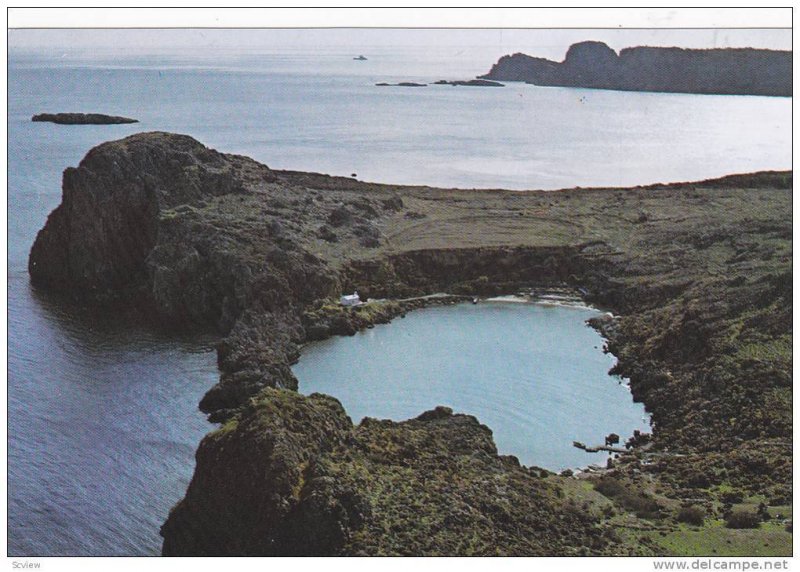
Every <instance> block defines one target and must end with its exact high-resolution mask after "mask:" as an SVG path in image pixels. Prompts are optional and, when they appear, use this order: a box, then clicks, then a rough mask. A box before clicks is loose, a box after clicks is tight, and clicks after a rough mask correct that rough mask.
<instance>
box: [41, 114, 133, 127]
mask: <svg viewBox="0 0 800 572" xmlns="http://www.w3.org/2000/svg"><path fill="white" fill-rule="evenodd" d="M31 121H47V122H49V123H58V124H60V125H116V124H121V123H139V120H138V119H131V118H130V117H120V116H118V115H103V114H102V113H39V114H38V115H34V116H33V117H32V118H31Z"/></svg>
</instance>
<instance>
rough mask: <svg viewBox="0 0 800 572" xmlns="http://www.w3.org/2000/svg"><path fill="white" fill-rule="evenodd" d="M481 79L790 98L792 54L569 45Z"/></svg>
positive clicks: (508, 60)
mask: <svg viewBox="0 0 800 572" xmlns="http://www.w3.org/2000/svg"><path fill="white" fill-rule="evenodd" d="M480 77H482V78H484V79H491V80H499V81H524V82H527V83H532V84H536V85H551V86H564V87H588V88H594V89H615V90H623V91H662V92H673V93H702V94H727V95H772V96H784V97H790V96H791V95H792V52H790V51H777V50H756V49H752V48H735V49H734V48H725V49H710V50H686V49H682V48H651V47H636V48H625V49H624V50H622V51H620V53H619V54H617V53H616V52H615V51H614V50H612V49H611V48H609V47H608V46H607V45H606V44H604V43H603V42H581V43H578V44H573V45H572V46H570V48H569V50H568V51H567V55H566V57H565V58H564V61H563V62H560V63H559V62H554V61H551V60H547V59H544V58H536V57H532V56H528V55H526V54H514V55H512V56H503V57H502V58H500V60H499V61H498V62H497V63H496V64H495V65H494V66H492V69H491V71H489V73H488V74H486V75H484V76H480Z"/></svg>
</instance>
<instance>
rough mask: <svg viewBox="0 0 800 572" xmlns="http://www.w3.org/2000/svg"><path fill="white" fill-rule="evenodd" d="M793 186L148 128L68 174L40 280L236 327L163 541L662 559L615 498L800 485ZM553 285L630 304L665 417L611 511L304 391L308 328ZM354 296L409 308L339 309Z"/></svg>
mask: <svg viewBox="0 0 800 572" xmlns="http://www.w3.org/2000/svg"><path fill="white" fill-rule="evenodd" d="M791 188H792V175H791V173H775V172H772V173H758V174H752V175H738V176H733V177H728V178H723V179H718V180H714V181H703V182H697V183H684V184H676V185H654V186H651V187H643V188H634V189H593V190H565V191H559V192H549V193H548V192H529V193H519V192H504V191H491V192H490V191H457V192H456V191H452V190H444V189H431V188H426V187H422V188H413V187H396V186H389V185H377V184H369V183H362V182H359V181H354V180H352V179H349V178H343V177H330V176H327V175H320V174H314V173H298V172H289V171H275V170H272V169H269V168H268V167H266V166H264V165H261V164H259V163H256V162H255V161H253V160H251V159H248V158H246V157H241V156H236V155H225V154H221V153H218V152H216V151H213V150H211V149H208V148H206V147H204V146H203V145H201V144H200V143H198V142H197V141H195V140H194V139H192V138H190V137H186V136H181V135H174V134H167V133H143V134H138V135H134V136H131V137H128V138H126V139H123V140H120V141H114V142H110V143H106V144H103V145H100V146H99V147H97V148H95V149H93V150H91V151H90V152H89V153H88V154H87V156H86V158H85V159H84V160H83V161H81V163H80V165H79V166H78V167H77V168H70V169H67V170H66V171H65V173H64V180H63V198H62V203H61V205H59V207H58V208H56V210H54V211H53V212H52V213H51V215H50V216H49V218H48V220H47V223H46V225H45V227H44V228H43V229H42V230H41V231H40V233H39V235H38V236H37V238H36V242H35V243H34V245H33V248H32V250H31V255H30V261H29V270H30V275H31V280H32V282H33V284H34V285H35V286H36V287H37V289H38V290H40V291H54V292H58V293H60V294H63V295H67V296H70V297H73V298H77V299H80V300H82V301H83V302H84V303H93V304H109V305H113V307H114V308H119V307H120V305H123V306H125V307H131V306H133V307H136V308H139V309H140V311H141V312H142V313H146V314H148V315H150V316H153V317H154V318H155V319H158V320H159V321H161V322H162V323H163V324H167V325H169V326H170V327H173V328H179V329H184V330H191V331H196V330H204V331H213V332H217V333H218V335H219V339H220V341H219V344H218V351H217V356H218V363H219V366H220V370H221V376H220V383H219V384H218V385H217V386H215V387H214V388H212V389H211V390H210V391H209V392H208V393H207V395H206V396H205V398H204V399H203V402H202V404H201V408H202V409H203V410H204V411H206V412H208V413H209V414H211V416H212V418H213V419H217V420H226V421H227V422H226V424H225V425H224V426H223V428H222V429H221V430H220V431H219V432H216V433H214V434H212V435H211V436H209V437H208V438H207V439H206V440H205V441H204V442H203V444H202V446H201V448H200V450H199V451H198V466H197V470H196V472H195V476H194V478H193V481H192V485H191V487H190V490H189V492H187V496H186V498H185V499H184V500H183V501H182V502H181V503H180V504H179V505H178V507H177V508H176V509H175V511H174V513H173V514H172V515H171V516H170V519H169V520H168V522H167V523H166V524H165V526H164V529H163V534H164V536H165V545H164V546H165V547H164V550H165V553H171V554H178V553H180V554H189V553H196V554H277V553H281V554H288V553H293V554H295V553H297V554H354V553H365V554H389V553H390V554H409V553H425V554H445V553H447V554H471V553H476V554H486V553H489V552H490V551H491V550H492V547H496V548H497V550H498V551H499V552H502V553H506V554H521V553H526V554H542V553H551V554H552V553H563V554H572V553H574V551H575V550H577V547H579V546H582V547H584V548H585V549H586V551H588V552H591V553H609V552H611V553H628V551H631V550H632V551H634V552H635V553H660V552H661V553H663V552H664V551H667V548H666V547H664V546H660V545H658V544H657V543H656V544H652V542H654V541H653V540H652V538H650V537H648V536H647V535H644V536H641V537H640V536H635V535H634V536H633V537H632V536H630V531H625V532H624V534H621V535H620V538H621V539H623V540H621V544H617V545H615V544H611V543H609V539H610V538H611V536H610V535H611V533H609V532H608V529H609V528H611V529H614V528H615V527H616V526H617V524H615V523H617V522H618V521H617V520H615V519H614V515H615V514H616V513H615V512H614V511H617V510H619V511H623V512H625V511H627V512H625V514H626V515H627V516H625V518H626V519H627V518H630V519H633V518H638V517H637V516H636V514H638V513H637V510H638V509H637V508H636V506H638V505H637V503H640V501H641V502H642V503H644V501H642V499H645V498H647V499H648V500H647V502H646V503H645V504H646V506H645V508H647V510H641V511H639V512H641V514H646V515H649V516H648V517H647V518H658V519H663V518H665V517H664V516H663V515H665V514H669V513H668V511H666V509H665V508H664V507H667V508H668V507H669V506H671V504H674V503H675V502H676V499H677V500H678V501H679V500H680V499H692V502H698V499H700V500H701V501H702V502H704V503H706V504H707V505H708V507H709V510H716V509H714V507H715V506H721V504H722V503H724V502H726V501H725V500H724V499H723V496H724V495H723V492H722V491H727V490H729V489H734V490H736V491H738V492H739V493H740V494H741V495H742V498H744V497H746V496H748V495H756V494H757V495H760V496H762V497H763V498H765V499H767V501H768V503H769V504H773V505H780V504H785V502H786V499H788V498H790V497H791V482H792V481H791V474H792V472H791V463H792V457H791V453H792V449H791V435H792V431H791V428H792V408H791V402H792V400H791V392H792V377H791V371H792V367H791V366H792V354H791V315H792V289H791V275H792V274H791V273H792V245H791V237H792V229H791V216H790V213H791V197H792V195H791ZM323 226H324V227H326V230H325V232H324V233H320V229H321V228H322V227H323ZM321 234H324V236H322V235H321ZM552 286H571V287H576V288H580V290H581V292H582V293H583V295H584V296H585V298H586V299H588V300H590V301H593V302H595V303H598V304H601V305H603V306H605V307H608V308H609V309H611V310H612V311H613V312H614V314H615V317H614V318H609V319H606V320H602V321H596V322H595V327H597V328H598V329H600V330H601V331H603V333H604V334H605V335H606V336H607V338H608V346H609V349H610V351H612V352H613V353H614V355H616V356H617V357H618V358H619V364H618V365H617V366H616V370H617V371H618V372H620V373H621V374H623V375H625V376H627V377H629V378H630V385H631V390H632V392H633V395H634V396H635V398H636V399H638V400H640V401H643V402H644V403H645V405H646V407H647V409H648V411H650V412H651V414H652V419H653V420H654V423H655V432H654V434H653V435H652V437H648V438H642V439H639V440H637V443H638V442H641V443H646V444H647V446H648V447H649V449H648V451H647V452H641V451H637V450H636V448H634V450H633V452H632V453H630V454H626V455H623V456H622V457H621V458H619V459H617V460H615V461H614V462H613V463H612V468H611V469H610V470H611V471H612V472H613V475H614V476H613V478H614V479H617V480H619V481H620V482H625V483H626V484H625V486H624V487H621V488H620V490H622V491H625V490H637V491H639V492H636V494H633V495H632V496H630V498H628V497H625V496H624V495H621V494H619V495H618V494H617V492H619V491H617V492H614V491H611V492H609V489H608V488H607V487H606V492H607V493H608V494H609V495H611V497H613V502H614V503H616V504H615V505H614V507H616V508H614V507H611V509H609V505H608V502H612V501H607V500H602V499H599V500H598V498H597V497H592V496H591V495H590V494H589V492H587V491H586V490H585V489H583V488H581V489H580V491H581V493H580V495H579V496H581V495H582V496H581V498H583V499H586V500H584V501H580V502H578V501H576V500H575V499H576V498H577V497H576V495H575V492H574V491H575V487H574V486H572V485H571V484H570V481H569V480H566V479H567V478H566V477H563V478H562V477H556V476H554V475H550V476H548V477H547V478H546V479H545V483H542V482H541V481H539V480H536V479H537V478H538V477H541V476H542V473H541V471H538V472H537V471H533V472H532V471H530V470H528V469H524V468H521V467H518V466H517V465H516V463H514V462H513V461H512V460H511V459H508V458H503V457H499V456H497V455H496V451H495V450H494V445H492V444H491V439H490V434H489V432H488V430H486V429H485V428H482V427H481V426H480V424H479V423H478V422H477V421H475V420H474V419H472V418H468V417H465V416H459V415H450V413H447V412H442V411H439V413H434V414H426V415H425V416H423V417H422V418H421V419H417V420H415V421H409V422H407V423H390V422H377V421H368V422H366V423H362V424H360V425H358V426H355V427H354V426H353V425H352V424H351V423H350V421H349V420H347V418H346V415H345V413H344V412H342V410H341V407H340V406H339V405H338V403H337V402H336V401H335V400H333V399H331V398H327V397H323V396H316V397H304V396H300V395H298V394H296V393H294V392H292V390H293V389H294V388H296V384H297V381H296V380H295V379H294V377H293V375H292V373H291V369H290V364H291V363H292V362H293V361H294V360H296V359H297V357H298V355H299V349H300V347H301V345H302V344H303V343H304V342H306V341H309V340H312V339H321V338H324V337H326V336H329V335H336V334H352V333H354V332H355V331H357V330H358V329H360V328H364V327H368V326H369V325H370V324H373V323H378V322H385V321H388V320H390V319H392V318H393V317H395V316H398V315H402V313H403V312H405V311H408V310H410V309H413V307H415V305H424V304H426V303H431V302H426V301H425V300H428V299H426V298H423V299H420V298H418V297H420V296H424V295H429V294H433V293H435V292H440V291H446V292H450V293H454V294H461V295H476V294H487V295H488V294H502V293H514V292H516V291H517V290H519V289H520V288H530V287H542V288H545V287H552ZM354 289H357V290H358V291H359V293H360V294H361V295H362V298H367V297H370V298H383V297H388V298H392V299H393V300H391V301H388V302H377V301H373V302H370V303H368V304H365V305H363V306H360V307H356V308H342V307H341V306H340V305H339V304H338V297H339V295H340V294H341V293H342V292H352V291H353V290H354ZM398 298H400V299H402V300H398ZM165 382H167V381H165ZM602 437H603V436H602V435H598V436H597V438H598V440H599V439H602ZM537 475H538V477H537ZM604 482H605V481H604ZM653 483H655V484H656V485H655V487H654V486H653ZM376 486H377V487H378V488H377V489H376ZM640 489H641V490H640ZM375 490H379V491H380V494H379V495H378V496H375V493H374V492H373V491H375ZM653 490H661V491H663V492H662V493H658V494H659V495H661V497H659V498H658V499H656V500H653V499H652V498H650V497H651V496H652V495H653V494H654V493H653V492H652V491H653ZM526 491H527V493H526ZM559 491H560V492H559ZM570 491H572V492H570ZM612 493H614V494H612ZM526 494H527V495H528V496H525V495H526ZM603 494H605V493H603ZM561 495H563V498H564V499H566V501H570V499H571V500H572V502H571V503H570V502H567V504H564V503H561V501H560V499H561V498H562V497H561ZM597 495H598V496H601V497H602V495H601V494H600V493H597ZM614 495H617V496H614ZM611 497H609V498H611ZM576 502H577V503H578V504H577V507H576V504H575V503H576ZM584 502H585V503H586V504H587V506H586V507H583V506H582V504H581V503H584ZM653 506H657V507H659V508H658V510H650V508H652V507H653ZM409 507H413V508H409ZM631 507H633V508H631ZM648 507H650V508H648ZM518 509H519V510H518ZM631 511H633V512H631ZM573 512H575V513H577V514H573ZM567 513H568V514H567ZM564 514H567V516H564ZM526 515H527V516H526ZM531 515H534V516H533V517H531ZM626 522H627V521H626ZM237 523H244V524H237ZM637 526H638V525H637ZM642 526H644V525H642ZM660 526H664V527H669V526H670V525H669V523H668V522H667V521H663V520H662V521H661V522H660ZM300 531H302V533H301V532H300ZM540 538H541V539H546V543H544V544H542V543H540V542H539V539H540ZM631 538H633V540H631V541H630V542H629V541H628V540H625V539H631ZM648 538H650V539H649V540H648ZM487 539H491V543H490V541H489V540H487ZM648 543H650V544H648ZM659 546H660V547H659ZM548 547H553V548H552V550H551V549H550V548H548Z"/></svg>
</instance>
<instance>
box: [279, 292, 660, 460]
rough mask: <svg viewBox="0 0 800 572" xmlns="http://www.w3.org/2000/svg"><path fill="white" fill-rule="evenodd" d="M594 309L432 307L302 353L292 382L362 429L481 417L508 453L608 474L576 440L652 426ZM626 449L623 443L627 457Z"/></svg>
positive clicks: (598, 440) (594, 441) (595, 441)
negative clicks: (321, 396)
mask: <svg viewBox="0 0 800 572" xmlns="http://www.w3.org/2000/svg"><path fill="white" fill-rule="evenodd" d="M596 315H598V312H597V311H594V310H592V309H589V308H581V307H574V306H561V305H541V304H514V303H508V302H489V303H481V304H478V305H473V304H460V305H457V306H453V307H436V308H427V309H424V310H419V311H415V312H412V313H410V314H408V315H407V317H406V318H405V319H397V320H395V321H394V322H393V323H391V324H388V325H379V326H376V327H375V328H374V329H369V330H366V331H364V332H361V333H358V334H356V335H355V336H353V337H337V338H330V339H328V340H324V341H322V342H314V343H312V344H309V345H308V346H306V347H305V348H304V349H303V351H302V355H301V357H300V361H299V362H298V363H297V364H296V365H295V366H293V371H294V374H295V376H296V377H297V379H298V381H299V384H300V391H301V392H302V393H305V394H310V393H314V392H319V393H327V394H329V395H333V396H334V397H336V398H337V399H339V400H340V401H341V402H342V405H343V406H344V408H345V410H346V411H347V412H348V414H350V416H351V417H352V419H353V420H354V421H355V422H358V421H360V420H361V419H362V418H364V417H376V418H380V419H394V420H397V421H402V420H405V419H409V418H413V417H416V416H417V415H419V414H420V413H421V412H423V411H426V410H428V409H433V408H434V407H435V406H437V405H445V406H448V407H451V408H452V409H453V411H455V412H458V413H468V414H470V415H475V416H476V417H477V418H478V420H479V421H480V422H481V423H484V424H486V425H488V426H489V427H490V428H491V429H492V431H493V432H494V440H495V443H496V444H497V447H498V450H499V452H500V453H502V454H508V455H515V456H517V457H518V458H519V460H520V462H522V463H523V464H526V465H536V466H539V467H544V468H546V469H550V470H554V471H560V470H563V469H568V468H572V469H577V468H581V467H586V466H587V465H589V464H593V463H600V464H602V465H605V462H606V458H607V456H608V454H607V453H601V454H591V453H586V452H584V451H582V450H580V449H577V448H575V447H573V445H572V443H573V441H580V442H582V443H585V444H587V445H602V444H603V443H604V437H605V436H606V435H608V434H609V433H616V434H618V435H619V436H620V437H621V438H622V441H623V443H624V440H625V439H626V438H628V437H630V436H631V435H632V434H633V432H634V431H635V430H637V429H638V430H641V431H646V432H649V431H650V429H649V415H648V414H647V413H646V412H645V410H644V407H643V405H642V404H641V403H634V401H633V398H632V397H631V393H630V390H629V388H628V386H627V384H626V383H625V381H624V380H623V379H621V378H619V377H616V376H609V375H608V370H609V369H610V368H611V367H612V366H613V365H614V363H615V358H614V356H612V355H610V354H607V353H604V352H603V349H602V348H603V343H604V342H603V339H602V338H601V337H600V335H599V334H598V333H597V332H596V331H595V330H594V329H592V328H590V327H589V326H588V325H587V324H586V323H585V321H586V320H587V319H588V318H590V317H592V316H596ZM621 445H622V443H621V444H620V446H621Z"/></svg>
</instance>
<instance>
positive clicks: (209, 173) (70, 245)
mask: <svg viewBox="0 0 800 572" xmlns="http://www.w3.org/2000/svg"><path fill="white" fill-rule="evenodd" d="M62 188H63V195H62V201H61V204H60V205H59V207H58V208H57V209H56V210H55V211H53V212H52V213H51V215H50V216H49V217H48V220H47V224H46V225H45V227H44V228H43V229H42V230H41V231H40V232H39V234H38V235H37V237H36V241H35V242H34V244H33V248H32V249H31V255H30V259H29V265H28V268H29V271H30V275H31V280H32V282H33V283H34V284H35V285H42V286H47V287H49V288H53V289H61V290H64V291H69V292H72V293H74V294H75V295H77V296H87V297H117V296H120V295H124V294H129V293H131V292H133V291H142V290H146V289H147V288H148V282H149V276H148V274H149V271H150V268H149V265H148V261H147V258H148V256H149V255H150V254H151V253H152V251H153V249H154V248H155V247H156V243H157V240H158V236H159V226H160V224H159V223H160V216H161V214H162V213H163V211H164V210H166V209H168V208H171V207H174V206H177V205H181V204H193V203H196V202H197V201H199V200H201V199H202V198H204V197H209V196H214V195H217V194H225V193H230V192H236V191H239V190H241V185H240V184H237V181H235V179H234V177H233V175H232V167H231V165H230V164H229V163H228V162H227V161H226V160H225V159H224V158H223V156H222V155H221V154H220V153H217V152H216V151H212V150H210V149H208V148H206V147H204V146H203V145H201V144H200V143H198V142H197V141H195V140H194V139H192V138H191V137H186V136H181V135H173V134H167V133H156V134H140V135H134V136H132V137H129V138H127V139H124V140H121V141H116V142H112V143H106V144H104V145H100V146H99V147H96V148H95V149H92V150H91V151H90V152H89V153H88V154H87V155H86V157H85V158H84V159H83V160H82V161H81V163H80V165H79V166H78V167H77V168H68V169H67V170H65V171H64V178H63V187H62Z"/></svg>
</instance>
